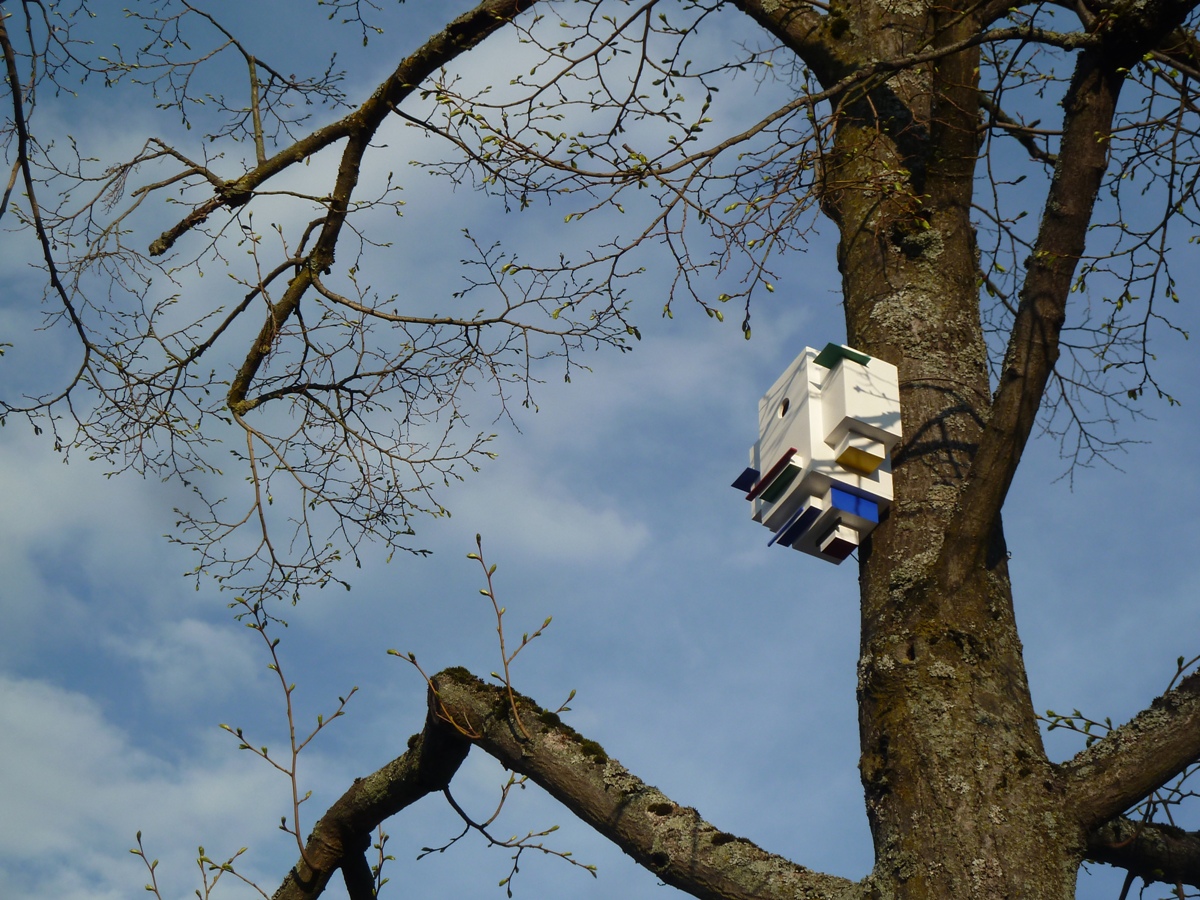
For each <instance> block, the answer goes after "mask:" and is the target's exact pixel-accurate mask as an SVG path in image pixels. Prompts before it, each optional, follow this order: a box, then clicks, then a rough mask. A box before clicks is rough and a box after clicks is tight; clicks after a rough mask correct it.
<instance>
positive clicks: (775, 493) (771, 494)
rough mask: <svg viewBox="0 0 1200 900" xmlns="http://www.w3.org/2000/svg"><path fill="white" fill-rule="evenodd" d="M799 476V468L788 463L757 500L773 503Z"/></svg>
mask: <svg viewBox="0 0 1200 900" xmlns="http://www.w3.org/2000/svg"><path fill="white" fill-rule="evenodd" d="M799 474H800V467H799V466H797V465H793V464H791V463H788V465H787V466H785V467H784V470H783V471H782V472H780V473H779V475H778V476H777V477H776V479H775V480H774V481H772V482H771V484H770V485H769V486H768V487H767V489H766V490H765V491H763V492H762V493H761V494H760V495H759V498H760V499H761V500H762V501H763V502H764V503H774V502H775V501H776V500H778V499H779V497H780V496H781V495H782V494H783V492H784V491H786V490H787V489H788V486H789V485H790V484H791V483H792V482H793V481H795V480H796V476H797V475H799Z"/></svg>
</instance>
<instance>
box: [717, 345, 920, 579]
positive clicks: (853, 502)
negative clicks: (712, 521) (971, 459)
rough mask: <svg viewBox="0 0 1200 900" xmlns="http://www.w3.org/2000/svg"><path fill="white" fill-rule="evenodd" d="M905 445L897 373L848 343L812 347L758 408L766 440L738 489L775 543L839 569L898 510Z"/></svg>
mask: <svg viewBox="0 0 1200 900" xmlns="http://www.w3.org/2000/svg"><path fill="white" fill-rule="evenodd" d="M899 440H900V388H899V385H898V383H897V378H896V367H895V366H893V365H890V364H889V363H886V362H884V361H883V360H880V359H873V358H872V357H870V356H867V354H865V353H860V352H859V351H857V350H852V349H851V348H849V347H845V346H841V345H839V344H827V345H826V347H825V349H824V350H822V351H820V352H819V353H818V352H817V351H816V350H814V349H813V348H811V347H806V348H805V349H804V352H803V353H801V354H800V355H799V356H798V357H796V359H795V360H794V361H793V362H792V364H791V365H790V366H788V368H787V371H785V372H784V373H783V374H782V375H781V376H780V377H779V379H778V380H777V381H776V382H775V384H774V385H772V386H771V389H770V390H769V391H768V392H767V393H766V395H765V396H764V397H763V398H762V399H761V400H759V401H758V441H757V442H756V443H755V444H754V446H753V447H752V448H750V466H749V468H747V469H746V470H745V471H744V472H742V474H741V475H739V476H738V478H737V480H736V481H734V483H733V486H734V487H735V488H737V489H738V490H742V491H746V499H747V500H749V501H750V503H751V508H752V511H751V516H752V518H753V519H754V521H756V522H761V523H762V524H763V525H765V526H766V527H767V528H769V529H770V530H771V531H772V532H773V533H774V536H773V537H772V538H771V539H770V540H769V541H768V542H767V543H768V546H770V545H779V546H782V547H792V548H793V549H795V550H800V551H803V552H804V553H809V554H812V555H813V556H817V557H820V558H821V559H825V560H829V561H830V562H833V563H840V562H841V561H842V560H844V559H845V558H846V557H847V556H849V555H850V554H851V553H852V552H853V551H854V550H855V548H857V547H858V546H859V544H861V543H862V541H863V539H864V538H865V537H866V536H867V535H868V534H870V533H871V531H872V530H873V529H874V528H875V526H876V525H878V524H879V518H880V515H881V514H882V513H883V512H884V511H885V510H886V509H887V508H888V506H889V505H891V502H892V463H891V452H892V448H893V447H894V446H895V445H896V443H897V442H898V441H899Z"/></svg>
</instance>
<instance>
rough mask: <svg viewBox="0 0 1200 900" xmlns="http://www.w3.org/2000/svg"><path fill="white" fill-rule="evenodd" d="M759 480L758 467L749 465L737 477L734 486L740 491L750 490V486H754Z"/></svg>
mask: <svg viewBox="0 0 1200 900" xmlns="http://www.w3.org/2000/svg"><path fill="white" fill-rule="evenodd" d="M757 481H758V469H751V468H749V467H747V468H746V469H745V470H743V472H742V474H741V475H739V476H738V477H737V480H736V481H734V483H733V486H734V487H735V488H737V489H738V490H739V491H748V490H750V488H752V487H754V484H755V482H757Z"/></svg>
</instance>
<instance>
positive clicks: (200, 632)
mask: <svg viewBox="0 0 1200 900" xmlns="http://www.w3.org/2000/svg"><path fill="white" fill-rule="evenodd" d="M231 631H232V629H231V628H230V627H229V626H228V625H224V626H217V625H213V624H212V623H209V622H202V621H200V620H198V619H184V620H182V621H180V622H168V623H166V624H164V625H162V626H160V627H158V628H157V629H155V630H154V631H153V632H149V633H142V634H139V635H135V636H132V637H130V636H116V635H112V636H109V637H108V638H107V640H106V644H107V645H108V647H109V649H110V650H111V651H112V653H113V655H114V656H117V657H125V658H128V659H131V660H133V661H134V662H135V663H137V665H138V667H139V669H140V670H141V674H142V678H143V681H144V683H145V690H146V694H147V696H148V697H149V698H150V700H151V701H153V702H154V703H155V704H157V705H158V706H160V707H162V708H170V707H175V706H178V705H181V704H189V705H190V704H191V703H195V702H197V701H199V700H201V699H202V698H212V697H220V696H224V695H227V694H228V693H230V692H232V691H235V690H238V689H242V688H244V687H245V686H246V685H248V684H250V683H252V682H253V681H254V679H255V676H256V675H257V673H258V672H259V670H260V669H261V668H262V663H261V661H260V660H259V659H257V658H256V657H255V654H254V648H252V647H251V646H250V644H249V642H247V641H238V640H236V639H235V638H234V636H233V635H232V634H231Z"/></svg>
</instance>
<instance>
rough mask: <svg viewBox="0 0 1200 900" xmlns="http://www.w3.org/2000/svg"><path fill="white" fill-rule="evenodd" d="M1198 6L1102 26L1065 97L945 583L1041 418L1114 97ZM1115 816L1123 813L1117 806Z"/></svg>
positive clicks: (948, 550) (1149, 10) (1149, 2)
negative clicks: (1052, 163)
mask: <svg viewBox="0 0 1200 900" xmlns="http://www.w3.org/2000/svg"><path fill="white" fill-rule="evenodd" d="M1194 5H1195V2H1194V0H1186V2H1179V0H1145V2H1140V3H1131V4H1129V5H1128V6H1126V7H1124V8H1123V9H1122V10H1121V13H1120V14H1113V15H1111V16H1109V17H1108V18H1107V19H1106V20H1105V21H1104V22H1097V24H1096V28H1095V30H1094V32H1093V33H1094V34H1098V35H1099V36H1100V37H1101V44H1100V45H1099V46H1097V47H1092V48H1089V49H1087V50H1084V51H1083V52H1082V53H1081V54H1080V56H1079V60H1078V62H1077V64H1076V67H1075V73H1074V76H1073V77H1072V80H1071V85H1070V88H1069V90H1068V92H1067V95H1066V97H1065V98H1064V99H1063V109H1064V121H1063V136H1062V142H1061V145H1060V148H1059V153H1058V165H1057V166H1056V168H1055V172H1054V177H1053V180H1052V181H1051V185H1050V190H1049V192H1048V194H1047V198H1046V204H1045V207H1044V210H1043V213H1042V222H1041V227H1040V228H1039V231H1038V236H1037V240H1036V242H1035V244H1034V247H1033V252H1032V253H1031V255H1030V257H1029V259H1028V260H1027V261H1026V275H1025V282H1024V285H1023V286H1022V288H1021V293H1020V305H1019V307H1018V309H1017V315H1016V318H1015V321H1014V322H1013V328H1012V333H1011V335H1010V337H1009V342H1008V348H1007V351H1006V353H1005V359H1004V364H1003V366H1002V367H1001V371H1000V383H999V385H998V387H997V390H996V395H995V398H994V401H993V404H992V409H991V412H990V415H989V418H988V423H987V427H986V429H985V431H984V435H983V437H982V439H981V440H980V443H979V448H978V450H977V452H976V454H975V458H974V461H973V463H972V466H971V471H970V474H969V476H968V478H967V481H966V485H965V486H964V488H963V492H962V495H961V497H960V500H959V510H960V511H959V513H958V515H956V516H955V519H954V521H953V522H952V523H951V526H950V527H949V528H948V529H947V531H946V534H947V535H948V537H947V540H946V542H945V544H944V545H943V550H942V556H941V573H942V577H943V583H944V584H945V585H947V586H949V587H953V586H954V585H957V584H959V583H961V581H962V579H963V577H964V576H965V573H966V572H967V571H969V570H970V569H972V568H974V567H975V566H976V565H978V564H981V563H983V562H984V560H985V557H986V554H987V552H988V547H989V537H990V535H991V533H992V530H993V527H994V525H995V523H996V521H997V518H998V516H999V514H1000V508H1001V507H1002V506H1003V504H1004V499H1005V497H1006V496H1007V495H1008V488H1009V485H1010V484H1011V483H1012V479H1013V476H1014V474H1015V473H1016V470H1017V465H1018V463H1019V462H1020V460H1021V455H1022V454H1023V452H1024V450H1025V444H1026V442H1027V441H1028V439H1029V435H1030V433H1031V431H1032V429H1033V425H1034V422H1035V421H1036V419H1037V414H1038V410H1039V408H1040V407H1041V403H1042V398H1043V395H1044V393H1045V389H1046V383H1047V381H1048V380H1049V378H1050V375H1051V373H1052V372H1053V370H1054V365H1055V363H1056V362H1057V360H1058V355H1059V333H1060V331H1061V329H1062V327H1063V323H1064V322H1065V320H1066V305H1067V298H1068V296H1069V295H1070V291H1071V284H1072V281H1073V279H1074V276H1075V271H1076V268H1077V266H1078V263H1079V260H1080V258H1081V257H1082V256H1083V252H1084V246H1085V241H1086V238H1087V232H1088V227H1089V225H1090V223H1091V220H1092V212H1093V209H1094V207H1095V202H1096V196H1097V194H1098V192H1099V189H1100V185H1101V183H1102V181H1103V178H1104V174H1105V172H1106V171H1107V169H1108V151H1109V140H1110V136H1111V128H1112V122H1113V116H1114V113H1115V110H1116V103H1117V97H1118V95H1119V94H1120V91H1121V87H1122V85H1123V83H1124V81H1125V73H1126V72H1127V71H1128V67H1129V66H1131V65H1134V64H1135V63H1136V62H1137V61H1138V60H1140V59H1141V57H1142V55H1143V54H1144V53H1146V52H1148V51H1149V50H1151V49H1153V48H1154V47H1156V46H1158V45H1159V44H1160V43H1161V42H1162V40H1163V39H1164V38H1165V37H1166V35H1168V34H1170V33H1171V32H1172V31H1173V30H1174V29H1176V28H1177V27H1178V26H1179V25H1180V23H1181V22H1182V20H1183V18H1184V17H1185V16H1186V15H1187V13H1188V12H1189V11H1190V9H1191V8H1192V7H1193V6H1194ZM1114 812H1119V810H1115V811H1114Z"/></svg>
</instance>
